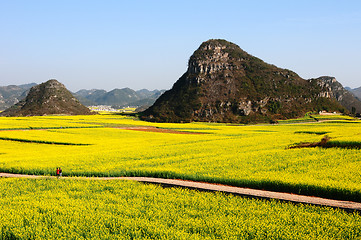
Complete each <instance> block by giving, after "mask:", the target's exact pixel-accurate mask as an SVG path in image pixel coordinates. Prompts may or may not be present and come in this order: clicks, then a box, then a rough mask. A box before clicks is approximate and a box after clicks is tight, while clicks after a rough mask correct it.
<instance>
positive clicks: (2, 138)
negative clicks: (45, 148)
mask: <svg viewBox="0 0 361 240" xmlns="http://www.w3.org/2000/svg"><path fill="white" fill-rule="evenodd" d="M0 140H4V141H14V142H22V143H39V144H53V145H72V146H89V145H90V144H83V143H67V142H51V141H42V140H29V139H19V138H8V137H0Z"/></svg>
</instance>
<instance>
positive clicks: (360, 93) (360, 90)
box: [349, 87, 361, 100]
mask: <svg viewBox="0 0 361 240" xmlns="http://www.w3.org/2000/svg"><path fill="white" fill-rule="evenodd" d="M349 91H350V92H352V93H353V94H354V95H355V96H356V97H357V98H358V99H360V100H361V87H359V88H354V89H350V90H349Z"/></svg>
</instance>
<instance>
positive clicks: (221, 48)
mask: <svg viewBox="0 0 361 240" xmlns="http://www.w3.org/2000/svg"><path fill="white" fill-rule="evenodd" d="M235 51H242V50H241V49H240V48H239V47H238V46H237V45H235V44H232V43H230V42H227V41H225V40H221V39H217V40H213V39H212V40H208V41H206V42H204V43H202V45H201V46H200V47H199V48H198V49H197V50H196V51H195V52H194V54H193V55H192V56H191V57H190V59H189V62H188V72H189V73H190V74H211V73H215V72H217V71H222V70H233V69H234V67H236V65H235V62H234V60H236V59H234V58H232V55H231V53H232V52H235Z"/></svg>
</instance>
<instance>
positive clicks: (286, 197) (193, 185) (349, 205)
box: [0, 173, 361, 212]
mask: <svg viewBox="0 0 361 240" xmlns="http://www.w3.org/2000/svg"><path fill="white" fill-rule="evenodd" d="M0 177H13V178H55V177H54V176H39V175H24V174H12V173H0ZM63 178H64V177H63ZM65 178H76V179H91V180H132V181H138V182H143V183H152V184H160V185H163V186H170V187H183V188H189V189H197V190H200V191H211V192H224V193H228V194H235V195H240V196H245V197H251V198H263V199H278V200H281V201H286V202H293V203H303V204H310V205H317V206H327V207H332V208H340V209H344V210H348V211H359V212H360V211H361V203H359V202H351V201H341V200H333V199H326V198H320V197H311V196H304V195H297V194H291V193H282V192H271V191H265V190H257V189H250V188H241V187H232V186H226V185H219V184H211V183H203V182H193V181H186V180H177V179H164V178H151V177H65Z"/></svg>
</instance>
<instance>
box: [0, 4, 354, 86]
mask: <svg viewBox="0 0 361 240" xmlns="http://www.w3.org/2000/svg"><path fill="white" fill-rule="evenodd" d="M0 31H1V35H0V36H1V37H0V85H1V86H4V85H10V84H23V83H30V82H36V83H41V82H45V81H46V80H48V79H51V78H55V79H57V80H59V81H60V82H62V83H64V84H65V85H66V86H67V87H68V88H69V89H70V90H72V91H77V90H79V89H82V88H85V89H92V88H102V89H106V90H111V89H113V88H123V87H130V88H133V89H135V90H137V89H141V88H148V89H156V88H157V89H169V88H170V87H171V86H172V85H173V83H174V82H175V81H176V80H177V79H178V78H179V77H180V76H181V75H182V74H183V73H184V72H185V71H186V69H187V63H188V59H189V57H190V56H191V54H192V53H193V52H194V51H195V50H196V49H197V48H198V47H199V45H200V44H201V43H202V42H203V41H206V40H208V39H211V38H222V39H226V40H228V41H231V42H234V43H236V44H237V45H239V46H240V47H241V48H242V49H243V50H245V51H247V52H248V53H250V54H252V55H254V56H256V57H259V58H261V59H263V60H264V61H266V62H268V63H271V64H275V65H277V66H279V67H282V68H288V69H291V70H293V71H295V72H296V73H298V74H299V75H300V76H301V77H303V78H306V79H307V78H312V77H319V76H322V75H329V76H334V77H336V78H337V80H338V81H340V82H341V83H342V84H343V85H344V86H350V87H353V88H355V87H360V86H361V1H347V0H339V1H332V0H327V1H326V0H325V1H323V0H312V1H308V0H303V1H292V0H287V1H277V0H275V1H268V0H267V1H266V0H265V1H257V0H255V1H250V0H247V1H242V0H239V1H230V0H224V1H219V0H217V1H212V0H207V1H202V0H191V1H188V0H182V1H181V0H180V1H173V0H172V1H170V0H167V1H156V0H154V1H136V0H135V1H125V0H124V1H121V0H98V1H95V0H57V1H56V0H31V1H30V0H0Z"/></svg>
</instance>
